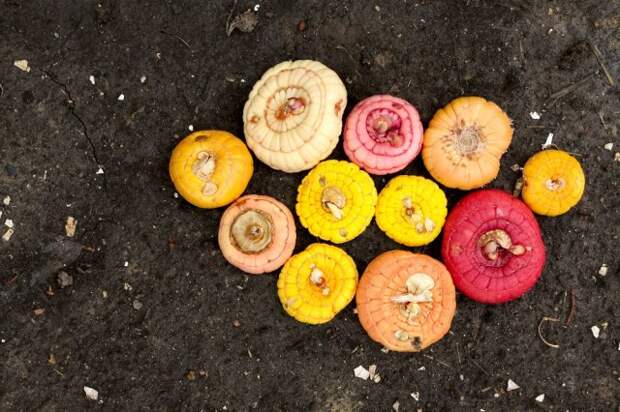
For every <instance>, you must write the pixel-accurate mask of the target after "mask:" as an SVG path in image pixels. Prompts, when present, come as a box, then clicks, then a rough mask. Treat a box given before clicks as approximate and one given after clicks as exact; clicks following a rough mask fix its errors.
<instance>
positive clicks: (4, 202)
mask: <svg viewBox="0 0 620 412" xmlns="http://www.w3.org/2000/svg"><path fill="white" fill-rule="evenodd" d="M2 203H3V204H4V206H8V205H10V204H11V196H6V197H5V198H4V199H2Z"/></svg>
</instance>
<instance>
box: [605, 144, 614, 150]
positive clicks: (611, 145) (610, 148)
mask: <svg viewBox="0 0 620 412" xmlns="http://www.w3.org/2000/svg"><path fill="white" fill-rule="evenodd" d="M603 147H604V148H605V150H609V151H611V150H612V149H613V148H614V144H613V143H607V144H606V145H605V146H603Z"/></svg>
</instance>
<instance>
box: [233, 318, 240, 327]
mask: <svg viewBox="0 0 620 412" xmlns="http://www.w3.org/2000/svg"><path fill="white" fill-rule="evenodd" d="M233 326H234V327H235V328H238V327H239V326H241V322H239V321H238V320H237V319H235V320H233Z"/></svg>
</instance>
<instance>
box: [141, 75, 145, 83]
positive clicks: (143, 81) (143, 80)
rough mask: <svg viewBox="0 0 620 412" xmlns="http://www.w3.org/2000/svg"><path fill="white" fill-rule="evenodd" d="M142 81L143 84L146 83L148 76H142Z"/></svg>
mask: <svg viewBox="0 0 620 412" xmlns="http://www.w3.org/2000/svg"><path fill="white" fill-rule="evenodd" d="M140 83H142V84H144V83H146V76H142V77H140Z"/></svg>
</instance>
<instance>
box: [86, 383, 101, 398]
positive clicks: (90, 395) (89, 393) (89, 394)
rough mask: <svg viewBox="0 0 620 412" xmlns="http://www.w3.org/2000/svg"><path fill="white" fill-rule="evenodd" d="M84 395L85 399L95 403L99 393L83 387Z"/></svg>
mask: <svg viewBox="0 0 620 412" xmlns="http://www.w3.org/2000/svg"><path fill="white" fill-rule="evenodd" d="M84 393H85V394H86V397H87V398H88V399H90V400H91V401H96V400H97V399H99V392H98V391H97V390H96V389H93V388H89V387H88V386H84Z"/></svg>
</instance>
